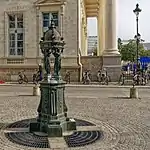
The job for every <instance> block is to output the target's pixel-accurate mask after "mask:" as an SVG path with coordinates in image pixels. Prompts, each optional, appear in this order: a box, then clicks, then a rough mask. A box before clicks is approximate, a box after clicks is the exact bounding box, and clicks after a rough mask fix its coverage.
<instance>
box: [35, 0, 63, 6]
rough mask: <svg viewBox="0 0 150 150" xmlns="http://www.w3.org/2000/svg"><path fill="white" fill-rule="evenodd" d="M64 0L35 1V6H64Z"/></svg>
mask: <svg viewBox="0 0 150 150" xmlns="http://www.w3.org/2000/svg"><path fill="white" fill-rule="evenodd" d="M65 1H66V0H37V1H36V2H35V5H47V4H48V5H50V4H64V2H65Z"/></svg>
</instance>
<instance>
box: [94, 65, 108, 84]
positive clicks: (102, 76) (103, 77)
mask: <svg viewBox="0 0 150 150" xmlns="http://www.w3.org/2000/svg"><path fill="white" fill-rule="evenodd" d="M97 80H98V82H99V83H100V84H102V85H108V83H109V81H110V78H109V76H108V74H107V70H106V69H105V68H104V69H102V70H99V71H98V73H97Z"/></svg>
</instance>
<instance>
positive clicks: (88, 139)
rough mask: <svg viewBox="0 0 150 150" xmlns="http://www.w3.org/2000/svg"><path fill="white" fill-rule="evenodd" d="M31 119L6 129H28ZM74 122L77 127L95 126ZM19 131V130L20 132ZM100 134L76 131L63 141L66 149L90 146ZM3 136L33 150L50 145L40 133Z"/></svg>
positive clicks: (88, 123)
mask: <svg viewBox="0 0 150 150" xmlns="http://www.w3.org/2000/svg"><path fill="white" fill-rule="evenodd" d="M33 120H35V118H33V119H26V120H22V121H18V122H15V123H12V124H10V125H8V126H7V128H9V129H10V128H20V129H21V128H28V127H29V124H30V122H31V121H33ZM75 120H76V124H77V126H95V124H93V123H90V122H88V121H84V120H78V119H75ZM20 131H21V130H20ZM102 135H103V134H102V132H100V131H89V130H88V131H76V132H74V133H73V134H72V135H67V136H64V140H65V142H66V144H67V145H68V147H78V146H85V145H88V144H92V143H94V142H95V141H97V140H98V139H100V138H101V137H102ZM5 136H6V137H7V138H8V139H9V140H10V141H12V142H13V143H16V144H20V145H23V146H28V147H35V148H50V147H51V143H49V141H48V137H47V135H46V134H41V133H40V132H36V133H29V132H6V133H5Z"/></svg>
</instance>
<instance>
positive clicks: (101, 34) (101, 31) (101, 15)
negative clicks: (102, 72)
mask: <svg viewBox="0 0 150 150" xmlns="http://www.w3.org/2000/svg"><path fill="white" fill-rule="evenodd" d="M104 19H105V7H104V0H101V4H100V7H99V11H98V17H97V28H98V30H97V31H98V33H97V35H98V52H97V54H98V55H102V53H103V51H104V49H105V20H104Z"/></svg>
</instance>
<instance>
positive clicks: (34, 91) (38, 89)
mask: <svg viewBox="0 0 150 150" xmlns="http://www.w3.org/2000/svg"><path fill="white" fill-rule="evenodd" d="M39 95H40V88H39V86H38V85H37V84H36V85H35V86H34V87H33V96H39Z"/></svg>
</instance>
